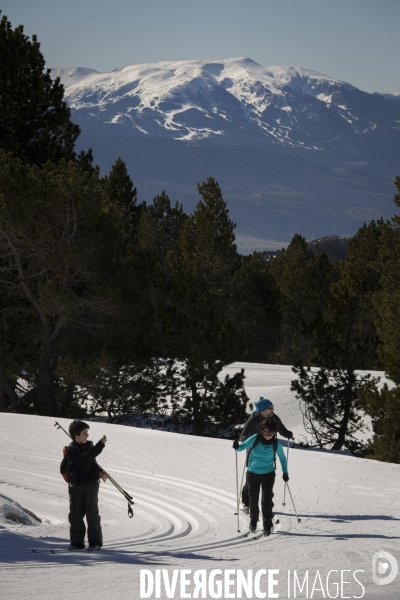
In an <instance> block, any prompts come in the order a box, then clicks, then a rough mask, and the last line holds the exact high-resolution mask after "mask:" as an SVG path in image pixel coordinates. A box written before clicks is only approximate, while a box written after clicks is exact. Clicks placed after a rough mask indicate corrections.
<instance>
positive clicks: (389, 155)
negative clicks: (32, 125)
mask: <svg viewBox="0 0 400 600" xmlns="http://www.w3.org/2000/svg"><path fill="white" fill-rule="evenodd" d="M52 75H53V77H60V79H61V81H62V83H63V84H64V86H65V97H66V100H67V102H68V104H69V106H70V107H71V111H72V119H73V121H74V122H76V123H78V124H79V125H80V127H81V130H82V134H81V136H80V137H79V139H78V143H77V150H78V151H79V150H81V149H87V148H93V150H94V157H95V161H96V163H97V164H99V165H100V167H101V169H102V171H103V172H107V171H109V169H110V168H111V166H112V164H113V163H114V162H115V160H116V159H117V158H118V157H119V156H121V157H122V159H123V160H124V161H125V162H126V164H127V167H128V169H129V172H130V174H131V176H132V178H133V180H134V183H135V185H136V187H137V189H138V193H139V197H140V200H145V201H146V202H151V201H152V199H153V197H154V196H155V195H157V194H159V193H160V192H161V191H162V190H163V189H164V190H165V191H166V192H167V193H168V194H169V196H170V198H171V200H172V201H173V202H175V201H179V202H182V204H183V207H184V209H185V211H187V212H191V211H192V210H193V209H194V207H195V206H196V204H197V202H198V199H199V197H198V194H197V189H196V183H198V182H201V181H204V180H205V179H206V178H207V177H209V176H212V177H215V178H216V179H217V181H218V182H219V183H220V185H221V187H222V191H223V193H224V198H225V200H226V201H227V203H228V207H229V210H230V215H231V218H232V219H233V220H234V221H235V222H236V223H237V229H236V238H237V243H238V247H239V249H240V251H241V252H243V253H248V252H251V251H253V250H267V249H275V248H281V247H282V246H283V245H285V244H287V243H288V242H289V241H290V240H291V238H292V237H293V235H294V234H295V233H301V234H302V235H304V236H305V237H306V238H307V239H315V238H319V237H322V236H326V235H338V236H340V237H343V236H352V235H354V233H355V232H356V231H357V229H358V228H359V227H360V226H362V225H363V223H364V222H365V221H367V222H368V221H370V220H371V219H376V218H379V217H381V216H383V217H385V218H387V217H390V216H391V215H392V214H393V213H394V212H395V210H396V207H395V205H394V203H393V194H394V192H395V188H394V186H393V180H394V178H395V177H396V175H397V174H398V165H399V162H400V160H399V157H400V104H399V103H398V102H394V101H393V99H392V97H390V98H384V97H382V96H381V95H379V94H368V93H366V92H362V91H361V90H359V89H357V88H356V87H354V86H352V85H351V84H350V83H345V82H343V81H339V80H337V79H334V78H333V77H328V76H326V75H323V74H321V73H317V72H315V71H310V70H309V69H304V68H294V67H263V66H261V65H259V64H257V63H255V62H254V61H253V60H250V59H249V58H233V59H226V60H219V61H213V62H210V61H208V62H207V61H200V60H191V61H179V62H160V63H154V64H142V65H134V66H128V67H123V68H120V69H116V70H114V71H111V72H110V73H99V72H97V71H95V70H94V69H88V68H82V67H79V68H73V67H70V68H57V69H53V70H52Z"/></svg>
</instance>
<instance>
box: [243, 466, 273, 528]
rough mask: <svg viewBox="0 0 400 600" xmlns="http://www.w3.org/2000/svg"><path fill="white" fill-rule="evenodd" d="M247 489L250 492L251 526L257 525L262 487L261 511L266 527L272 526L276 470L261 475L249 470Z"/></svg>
mask: <svg viewBox="0 0 400 600" xmlns="http://www.w3.org/2000/svg"><path fill="white" fill-rule="evenodd" d="M246 483H247V489H248V492H249V507H250V527H257V522H258V518H259V516H260V509H259V506H258V500H259V497H260V487H261V512H262V517H263V527H264V529H267V528H271V527H272V509H273V506H274V503H273V501H272V496H273V491H272V490H273V489H274V483H275V471H271V473H263V474H261V475H259V474H257V473H252V472H251V471H247V475H246Z"/></svg>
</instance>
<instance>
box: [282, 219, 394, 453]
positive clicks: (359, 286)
mask: <svg viewBox="0 0 400 600" xmlns="http://www.w3.org/2000/svg"><path fill="white" fill-rule="evenodd" d="M385 228H386V225H385V224H384V223H383V222H378V223H375V222H372V223H371V224H370V225H369V226H368V227H367V226H364V227H362V228H361V229H360V230H359V231H358V232H357V234H356V235H355V236H354V238H353V239H352V240H351V242H350V245H349V250H348V253H347V256H346V260H345V261H344V262H343V263H341V264H340V265H339V267H338V273H339V279H338V281H336V282H333V283H332V284H331V285H330V293H329V295H328V296H326V297H325V306H324V308H323V311H322V312H321V314H320V317H319V318H318V319H317V320H316V321H314V323H313V324H312V325H311V327H310V329H309V332H310V336H311V338H310V339H311V340H312V346H313V348H314V352H313V361H314V364H317V365H319V369H318V370H315V371H312V370H311V369H310V368H308V369H306V368H305V367H304V366H303V365H302V364H301V362H300V363H299V364H297V365H296V367H295V368H294V369H293V370H294V372H295V373H296V374H297V376H298V379H297V380H294V381H293V382H292V389H293V390H295V391H296V392H297V397H298V398H299V399H300V400H301V408H302V411H303V416H304V423H305V428H306V430H307V431H308V433H310V434H311V436H312V441H313V442H315V443H317V445H320V446H322V445H330V446H332V448H333V449H341V448H342V447H343V446H345V447H347V448H348V449H350V450H351V451H353V452H355V453H357V452H358V453H360V452H363V444H362V443H361V442H360V441H358V440H357V439H356V437H355V434H356V432H357V431H358V430H360V429H362V427H363V421H362V417H361V408H362V407H361V404H360V400H359V393H360V390H361V389H362V388H363V387H364V386H366V385H368V384H369V383H370V377H369V375H366V376H362V375H360V374H358V373H357V370H358V369H367V368H377V366H378V365H379V363H378V357H377V345H378V338H377V333H376V327H375V320H376V317H377V313H376V311H374V310H373V298H374V294H376V293H377V291H378V290H379V289H380V273H379V271H380V270H379V268H378V267H377V260H378V256H379V246H380V240H381V237H382V235H383V232H384V231H385ZM372 381H374V380H372Z"/></svg>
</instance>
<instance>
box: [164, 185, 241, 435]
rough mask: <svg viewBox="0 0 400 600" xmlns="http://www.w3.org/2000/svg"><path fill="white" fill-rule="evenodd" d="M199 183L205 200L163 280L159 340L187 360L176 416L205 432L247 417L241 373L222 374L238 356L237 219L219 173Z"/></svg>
mask: <svg viewBox="0 0 400 600" xmlns="http://www.w3.org/2000/svg"><path fill="white" fill-rule="evenodd" d="M198 189H199V192H200V194H201V196H202V199H201V200H200V202H199V203H198V205H197V207H196V210H195V211H194V213H193V214H192V215H191V216H190V217H189V218H187V219H186V220H185V222H184V224H183V227H182V232H181V236H180V238H179V243H178V252H174V251H173V250H170V251H169V252H168V254H167V260H166V268H165V269H164V270H163V271H162V277H161V278H160V279H159V281H158V284H157V291H158V293H157V295H156V296H155V324H154V328H153V339H154V340H155V343H157V342H158V345H159V346H158V347H159V353H158V355H159V356H163V357H168V358H173V359H174V360H175V361H178V362H179V363H180V364H181V365H182V367H181V368H180V369H179V373H178V374H177V376H178V377H179V378H180V380H181V382H182V384H181V385H180V393H179V394H177V396H176V397H177V398H179V403H178V404H179V405H176V406H175V407H174V415H175V416H176V418H179V422H180V423H181V424H182V425H184V426H185V427H188V426H189V425H190V427H191V428H192V431H193V432H194V433H196V434H198V435H202V434H204V433H205V432H206V431H207V430H208V428H209V427H210V426H211V424H212V428H213V430H216V428H218V427H222V426H224V427H227V426H228V425H231V426H233V425H235V424H238V423H241V422H243V421H244V420H245V417H246V411H245V406H246V398H245V394H244V390H243V381H242V380H240V377H235V379H234V380H232V381H230V378H228V380H227V381H225V382H224V383H221V382H220V380H219V378H218V374H219V373H220V372H221V370H222V368H223V367H224V365H226V364H229V363H230V362H232V361H233V360H234V359H235V357H236V356H237V352H238V344H239V338H238V334H237V331H236V329H235V327H234V326H233V325H232V323H231V322H230V321H229V319H228V318H227V312H228V307H229V302H230V299H231V290H232V288H233V281H232V277H233V274H234V270H235V267H236V266H237V265H238V255H237V251H236V246H235V243H234V239H235V238H234V234H233V230H234V227H235V225H234V224H233V223H232V221H230V219H229V215H228V210H227V207H226V204H225V202H224V201H223V198H222V194H221V190H220V188H219V185H218V184H217V183H216V182H215V180H214V179H212V178H209V179H208V180H207V182H205V183H204V184H202V185H199V186H198ZM233 383H234V384H235V385H233ZM233 389H234V390H235V391H234V392H233V391H232V390H233ZM232 394H233V396H235V398H236V399H237V401H236V402H232ZM211 407H213V408H211ZM221 419H222V420H223V422H222V421H221Z"/></svg>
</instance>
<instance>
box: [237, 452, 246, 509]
mask: <svg viewBox="0 0 400 600" xmlns="http://www.w3.org/2000/svg"><path fill="white" fill-rule="evenodd" d="M245 470H246V461H244V465H243V472H242V480H241V482H240V492H241V491H242V489H243V479H244V472H245ZM240 492H239V493H240ZM239 504H240V502H239Z"/></svg>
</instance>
